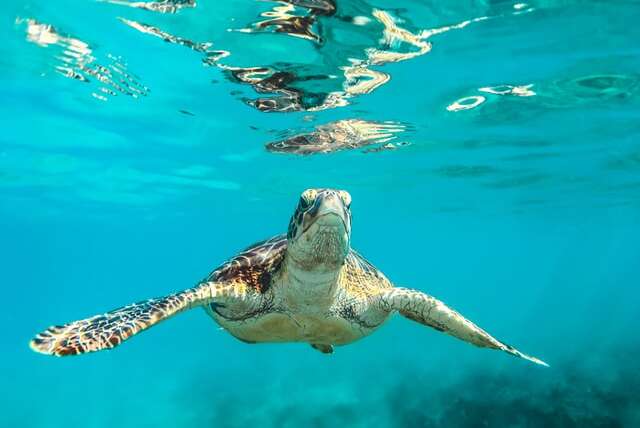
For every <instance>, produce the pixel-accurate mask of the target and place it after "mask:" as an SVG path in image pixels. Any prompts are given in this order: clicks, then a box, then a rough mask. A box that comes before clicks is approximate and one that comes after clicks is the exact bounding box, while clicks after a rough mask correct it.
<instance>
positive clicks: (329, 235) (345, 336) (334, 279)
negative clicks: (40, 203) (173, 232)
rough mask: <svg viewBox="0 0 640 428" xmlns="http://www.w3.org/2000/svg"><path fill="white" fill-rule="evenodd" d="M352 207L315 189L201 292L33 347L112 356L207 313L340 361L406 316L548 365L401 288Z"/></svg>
mask: <svg viewBox="0 0 640 428" xmlns="http://www.w3.org/2000/svg"><path fill="white" fill-rule="evenodd" d="M350 205H351V196H350V195H349V193H347V192H345V191H342V190H333V189H307V190H305V191H304V192H303V193H302V195H301V197H300V201H299V202H298V205H297V207H296V210H295V212H294V213H293V216H292V217H291V221H290V222H289V229H288V232H287V234H286V235H279V236H276V237H274V238H271V239H269V240H266V241H263V242H260V243H257V244H255V245H252V246H251V247H249V248H248V249H246V250H244V251H243V252H241V253H240V254H238V255H237V256H235V257H234V258H232V259H231V260H229V261H227V262H226V263H224V264H223V265H221V266H220V267H218V268H217V269H215V270H214V271H213V272H211V273H210V274H209V275H208V276H207V277H206V278H205V279H203V280H202V281H201V282H199V283H198V284H197V285H196V286H195V287H193V288H189V289H187V290H185V291H181V292H179V293H175V294H171V295H169V296H165V297H160V298H155V299H150V300H145V301H142V302H138V303H134V304H132V305H129V306H125V307H123V308H120V309H116V310H113V311H111V312H107V313H105V314H102V315H96V316H93V317H91V318H87V319H84V320H80V321H75V322H71V323H69V324H64V325H60V326H53V327H50V328H48V329H47V330H45V331H44V332H42V333H40V334H38V335H37V336H36V337H35V338H34V339H33V340H32V341H31V343H30V345H31V348H32V349H33V350H35V351H37V352H41V353H43V354H51V355H57V356H64V355H77V354H83V353H86V352H93V351H99V350H102V349H109V348H113V347H115V346H117V345H119V344H120V343H122V342H123V341H125V340H126V339H128V338H130V337H131V336H133V335H135V334H136V333H139V332H141V331H143V330H145V329H147V328H149V327H151V326H152V325H155V324H157V323H159V322H160V321H162V320H165V319H167V318H169V317H171V316H173V315H175V314H177V313H179V312H182V311H185V310H187V309H192V308H195V307H203V308H204V309H205V310H206V311H207V313H208V314H209V315H210V316H211V317H212V318H213V319H214V320H215V321H216V322H217V323H218V324H219V325H220V326H222V327H223V328H224V329H226V330H227V331H228V332H229V333H231V334H232V335H233V336H235V337H236V338H238V339H240V340H242V341H244V342H247V343H258V342H306V343H309V344H310V345H311V346H312V347H313V348H315V349H317V350H319V351H320V352H323V353H332V352H333V347H334V346H335V345H346V344H349V343H352V342H354V341H356V340H358V339H361V338H363V337H365V336H367V335H369V334H371V333H372V332H374V331H375V330H376V329H377V328H378V327H380V326H381V325H382V324H383V323H384V322H385V320H387V319H388V318H389V317H390V315H391V314H393V313H395V312H399V313H400V314H401V315H403V316H404V317H406V318H409V319H411V320H413V321H417V322H419V323H421V324H423V325H426V326H429V327H432V328H435V329H436V330H439V331H442V332H445V333H448V334H450V335H452V336H455V337H457V338H459V339H462V340H464V341H466V342H469V343H472V344H474V345H476V346H480V347H485V348H492V349H499V350H502V351H505V352H507V353H509V354H511V355H514V356H517V357H520V358H524V359H526V360H529V361H532V362H534V363H537V364H542V365H546V364H545V363H544V362H543V361H541V360H539V359H537V358H534V357H530V356H528V355H525V354H523V353H521V352H520V351H518V350H516V349H515V348H513V347H512V346H509V345H507V344H505V343H503V342H501V341H499V340H497V339H495V338H493V337H492V336H491V335H489V334H488V333H487V332H486V331H484V330H482V329H481V328H480V327H478V326H476V325H475V324H474V323H472V322H471V321H469V320H467V319H466V318H464V317H463V316H462V315H460V314H459V313H458V312H456V311H454V310H453V309H451V308H449V307H448V306H446V305H445V304H444V303H442V302H441V301H439V300H437V299H435V298H434V297H431V296H429V295H427V294H425V293H423V292H421V291H418V290H411V289H408V288H400V287H395V286H394V285H393V284H392V283H391V282H390V281H389V280H388V279H387V278H386V277H385V276H384V275H383V274H382V272H380V271H379V270H378V269H376V268H375V267H374V266H373V265H371V263H369V262H368V261H367V260H365V259H364V257H362V256H361V255H360V254H358V253H357V252H356V251H354V250H352V249H351V247H350V238H351V210H350Z"/></svg>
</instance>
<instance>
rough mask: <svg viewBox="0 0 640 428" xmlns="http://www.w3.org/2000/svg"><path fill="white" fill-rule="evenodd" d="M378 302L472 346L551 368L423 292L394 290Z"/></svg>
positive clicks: (405, 289)
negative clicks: (496, 350) (493, 350)
mask: <svg viewBox="0 0 640 428" xmlns="http://www.w3.org/2000/svg"><path fill="white" fill-rule="evenodd" d="M378 299H379V300H378V302H379V303H378V304H379V305H380V307H381V308H382V309H384V310H386V311H394V310H395V311H398V312H400V314H401V315H403V316H405V317H407V318H409V319H411V320H413V321H417V322H419V323H421V324H424V325H427V326H429V327H432V328H434V329H436V330H438V331H442V332H444V333H447V334H450V335H451V336H454V337H457V338H458V339H461V340H464V341H465V342H469V343H471V344H473V345H476V346H479V347H483V348H491V349H499V350H501V351H505V352H507V353H509V354H511V355H514V356H516V357H520V358H524V359H525V360H529V361H531V362H534V363H536V364H540V365H543V366H548V365H547V363H545V362H544V361H541V360H539V359H537V358H535V357H531V356H529V355H526V354H523V353H522V352H520V351H518V350H517V349H515V348H514V347H512V346H509V345H507V344H505V343H502V342H500V341H499V340H497V339H495V338H494V337H493V336H491V335H490V334H489V333H487V332H486V331H484V330H483V329H481V328H480V327H478V326H477V325H475V324H474V323H473V322H471V321H469V320H468V319H466V318H465V317H464V316H462V315H461V314H460V313H458V312H456V311H454V310H453V309H451V308H449V307H448V306H447V305H445V304H444V303H443V302H441V301H440V300H438V299H436V298H434V297H431V296H429V295H427V294H425V293H422V292H420V291H416V290H410V289H407V288H393V289H391V290H389V291H386V292H384V293H382V294H380V295H379V296H378Z"/></svg>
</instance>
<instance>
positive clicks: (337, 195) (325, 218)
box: [287, 189, 351, 271]
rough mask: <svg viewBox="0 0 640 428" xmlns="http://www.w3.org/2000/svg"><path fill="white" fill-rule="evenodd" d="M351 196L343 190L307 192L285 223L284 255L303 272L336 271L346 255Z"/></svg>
mask: <svg viewBox="0 0 640 428" xmlns="http://www.w3.org/2000/svg"><path fill="white" fill-rule="evenodd" d="M350 206H351V196H350V195H349V193H347V192H345V191H344V190H334V189H307V190H305V191H304V192H302V195H300V200H299V201H298V206H297V207H296V211H295V212H294V213H293V216H292V217H291V221H290V222H289V230H288V232H287V252H288V254H289V257H290V258H291V259H292V260H293V261H294V262H295V264H296V265H297V266H298V267H299V268H300V269H303V270H306V271H330V270H337V269H339V268H340V267H341V266H342V265H343V263H344V260H345V258H346V257H347V254H348V253H349V242H350V240H351V209H350Z"/></svg>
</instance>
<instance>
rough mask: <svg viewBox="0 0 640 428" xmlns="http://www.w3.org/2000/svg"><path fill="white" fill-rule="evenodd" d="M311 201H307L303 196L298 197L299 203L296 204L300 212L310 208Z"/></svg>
mask: <svg viewBox="0 0 640 428" xmlns="http://www.w3.org/2000/svg"><path fill="white" fill-rule="evenodd" d="M312 202H313V201H310V200H309V199H307V198H305V197H304V196H300V202H299V203H298V205H299V206H300V209H301V210H306V209H308V208H309V207H310V206H311V203H312Z"/></svg>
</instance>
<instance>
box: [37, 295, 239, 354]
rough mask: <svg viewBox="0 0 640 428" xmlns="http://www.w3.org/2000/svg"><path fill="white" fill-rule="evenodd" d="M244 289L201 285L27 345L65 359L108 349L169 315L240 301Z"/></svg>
mask: <svg viewBox="0 0 640 428" xmlns="http://www.w3.org/2000/svg"><path fill="white" fill-rule="evenodd" d="M245 297H246V294H245V290H244V289H242V288H240V287H238V286H236V285H228V284H217V283H202V284H200V285H198V286H197V287H195V288H190V289H188V290H185V291H182V292H179V293H175V294H171V295H169V296H165V297H160V298H156V299H149V300H145V301H142V302H138V303H134V304H131V305H128V306H124V307H122V308H119V309H115V310H113V311H110V312H107V313H105V314H102V315H96V316H93V317H91V318H86V319H83V320H79V321H74V322H71V323H68V324H64V325H59V326H52V327H49V328H48V329H46V330H45V331H43V332H42V333H39V334H38V335H36V336H35V337H34V338H33V339H32V340H31V342H30V343H29V346H30V347H31V349H33V350H34V351H36V352H40V353H42V354H48V355H56V356H66V355H78V354H84V353H87V352H95V351H100V350H102V349H111V348H114V347H116V346H118V345H119V344H121V343H122V342H124V341H125V340H127V339H128V338H130V337H131V336H133V335H135V334H137V333H139V332H141V331H143V330H146V329H147V328H149V327H151V326H153V325H155V324H157V323H159V322H160V321H163V320H165V319H167V318H170V317H171V316H173V315H175V314H177V313H180V312H182V311H185V310H187V309H191V308H193V307H196V306H200V305H204V304H208V303H212V302H221V303H224V302H228V301H229V300H234V299H244V298H245Z"/></svg>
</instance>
